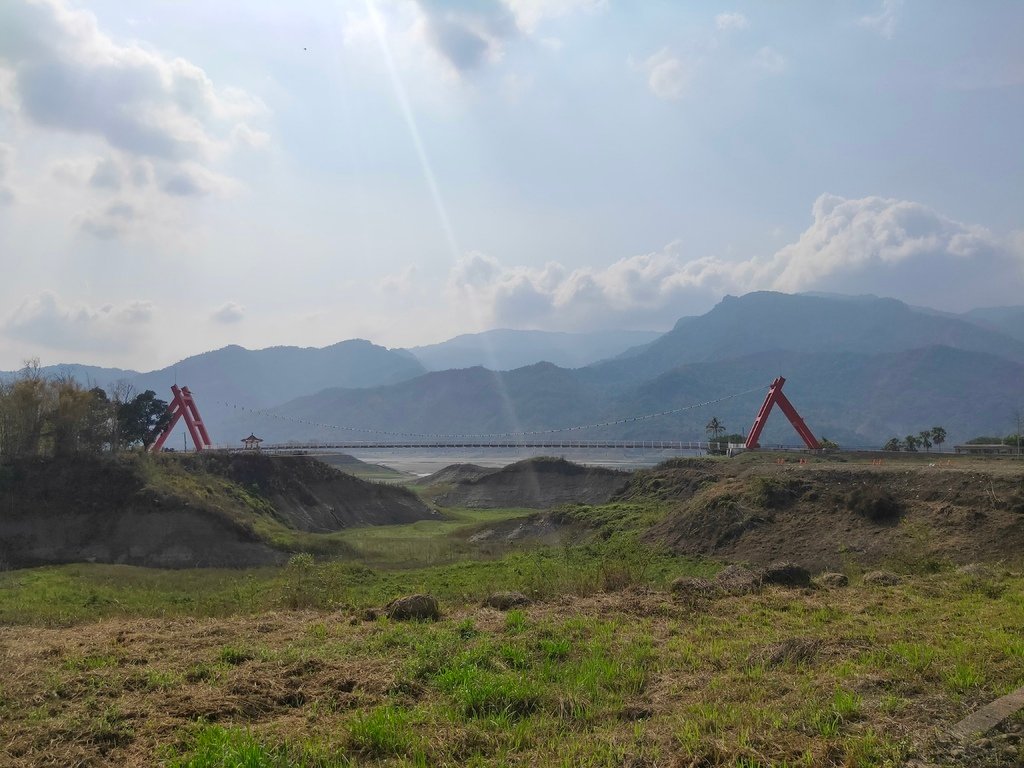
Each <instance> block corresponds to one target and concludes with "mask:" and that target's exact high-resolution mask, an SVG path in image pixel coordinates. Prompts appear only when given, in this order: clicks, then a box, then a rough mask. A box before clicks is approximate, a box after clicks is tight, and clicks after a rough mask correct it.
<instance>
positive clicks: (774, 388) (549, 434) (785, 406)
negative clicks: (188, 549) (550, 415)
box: [150, 376, 821, 453]
mask: <svg viewBox="0 0 1024 768" xmlns="http://www.w3.org/2000/svg"><path fill="white" fill-rule="evenodd" d="M785 383H786V380H785V379H784V378H783V377H781V376H780V377H778V378H776V379H775V381H773V382H772V383H771V384H770V385H768V387H767V389H768V392H767V394H766V396H765V399H764V402H763V403H762V405H761V408H760V410H759V411H758V413H757V416H756V417H755V419H754V423H753V426H752V427H751V428H750V432H749V433H748V435H747V438H746V440H745V441H744V442H743V443H742V444H727V443H725V442H722V441H717V440H714V439H712V440H710V441H708V440H704V441H682V440H637V439H632V440H613V439H609V440H583V439H577V438H575V437H573V434H574V433H577V432H582V431H583V430H590V429H598V428H607V427H613V426H618V425H624V424H632V423H636V422H642V421H648V420H651V419H657V418H661V417H665V416H671V415H675V414H679V413H683V412H685V411H690V410H695V409H698V408H705V407H708V406H711V405H715V404H717V403H722V402H725V401H726V400H732V399H734V398H737V397H742V396H744V395H749V394H751V393H754V392H758V391H761V390H763V389H764V387H755V388H753V389H748V390H745V391H743V392H736V393H734V394H731V395H726V396H724V397H719V398H715V399H712V400H706V401H703V402H699V403H691V404H689V405H685V406H681V407H679V408H672V409H669V410H665V411H658V412H655V413H648V414H643V415H639V416H628V417H624V418H619V419H612V420H609V421H604V422H599V423H595V424H580V425H575V426H570V427H557V428H552V429H542V430H525V431H519V432H504V433H489V434H439V433H426V432H400V431H393V430H391V431H389V430H382V429H380V430H378V429H371V428H367V427H357V426H351V425H350V426H345V425H337V424H326V423H322V422H316V421H311V420H307V419H299V418H294V417H289V416H286V415H283V414H279V413H276V412H274V411H272V410H266V409H253V408H247V407H245V406H239V405H237V404H231V403H224V405H229V406H232V407H234V408H235V409H238V408H241V409H242V410H243V411H246V412H249V413H251V414H253V415H254V416H259V417H263V418H269V419H278V420H282V421H287V422H292V423H296V424H304V425H307V426H309V427H311V428H315V429H317V430H323V429H331V430H338V431H343V432H354V433H356V434H365V435H376V436H379V437H377V439H373V440H370V439H366V440H355V439H339V440H329V441H294V440H293V441H289V442H284V443H267V444H263V443H264V441H263V440H261V439H260V438H257V437H256V436H255V435H250V436H249V437H248V438H246V439H244V440H243V441H242V442H243V443H245V445H246V447H245V448H241V449H234V450H247V449H254V448H255V449H258V450H261V451H270V452H298V451H330V450H407V449H411V450H416V449H420V450H423V449H435V450H440V449H463V448H469V449H557V450H607V449H623V450H656V451H678V452H684V451H686V452H690V451H713V450H715V451H720V452H723V453H724V452H726V451H733V450H740V449H742V450H755V449H757V448H759V447H760V445H759V442H758V441H759V439H760V436H761V431H762V430H763V429H764V425H765V422H766V421H767V419H768V415H769V414H770V413H771V411H772V409H773V408H774V407H775V406H776V405H777V406H779V409H780V410H781V411H782V412H783V414H784V415H785V416H786V418H787V419H789V421H790V423H791V424H792V425H793V428H794V429H795V430H796V432H797V434H798V435H799V436H800V438H801V439H802V440H803V443H804V446H805V448H804V449H805V450H818V449H820V448H821V445H820V444H819V442H818V440H817V438H815V437H814V434H813V433H812V432H811V430H810V429H809V428H808V427H807V425H806V424H805V423H804V420H803V419H802V418H801V416H800V414H799V413H798V412H797V410H796V408H794V407H793V405H792V403H790V401H789V399H788V398H787V397H786V396H785V395H784V394H783V392H782V387H783V385H784V384H785ZM171 394H172V395H173V397H172V400H171V402H170V404H169V406H168V414H169V417H170V418H169V421H168V424H167V426H166V427H165V428H164V429H163V431H162V432H161V433H160V434H159V435H158V436H157V438H156V440H155V441H154V442H153V445H152V447H151V449H150V450H152V451H154V452H157V451H160V450H163V448H164V444H165V443H166V441H167V439H168V437H170V435H171V433H172V432H173V430H174V428H175V427H176V426H177V424H178V422H179V421H181V422H184V425H185V428H186V429H187V430H188V433H189V434H190V435H191V437H192V442H193V445H194V446H195V449H196V450H197V451H202V450H211V449H213V444H212V442H211V440H210V435H209V433H208V432H207V429H206V425H205V424H204V422H203V419H202V416H200V414H199V406H198V405H197V404H196V400H195V397H194V396H193V395H192V392H191V391H190V390H189V388H188V387H180V388H179V387H178V385H177V384H175V385H174V386H173V387H171ZM779 447H780V448H782V447H783V446H779Z"/></svg>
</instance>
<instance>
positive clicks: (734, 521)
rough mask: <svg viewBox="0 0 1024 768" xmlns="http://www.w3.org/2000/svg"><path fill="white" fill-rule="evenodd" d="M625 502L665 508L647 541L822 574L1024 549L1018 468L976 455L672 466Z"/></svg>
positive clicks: (647, 478)
mask: <svg viewBox="0 0 1024 768" xmlns="http://www.w3.org/2000/svg"><path fill="white" fill-rule="evenodd" d="M933 464H934V463H933ZM622 498H658V499H662V500H666V501H668V502H669V503H670V505H671V512H670V514H669V515H668V516H667V517H666V518H665V519H664V520H663V521H662V522H661V523H659V524H657V525H656V526H654V527H653V528H652V529H651V530H650V531H649V532H648V533H647V534H646V538H647V540H648V541H649V542H651V543H656V544H663V545H667V546H669V547H670V548H671V549H673V550H674V551H676V552H679V553H683V554H692V555H709V556H713V557H717V558H724V559H729V560H735V561H745V562H750V563H757V564H764V563H768V562H771V561H774V560H795V561H797V562H799V563H801V564H803V565H805V566H808V567H810V568H812V569H815V570H823V569H835V568H842V567H843V566H844V565H845V564H847V563H848V562H850V561H854V562H857V563H860V564H865V565H866V564H874V563H884V562H890V563H901V562H904V563H908V564H909V563H921V562H922V561H926V560H928V559H934V560H945V561H952V562H956V563H968V562H974V561H995V560H1011V561H1019V560H1020V559H1021V553H1022V552H1024V484H1022V478H1021V474H1020V473H1019V471H1018V472H1016V473H1015V472H1013V471H1007V470H1006V468H996V469H993V468H991V467H987V466H986V465H982V464H976V463H971V462H954V463H952V464H946V465H930V464H929V463H928V462H926V461H917V462H912V463H903V464H892V465H885V466H872V465H871V464H870V463H869V460H864V459H861V460H859V461H858V463H857V464H852V463H848V464H844V463H838V462H832V461H822V462H812V463H810V464H806V465H800V464H797V463H793V462H790V463H786V464H784V465H775V464H768V463H765V462H761V463H754V462H745V461H733V462H728V461H720V462H714V461H703V462H701V461H678V462H668V463H666V464H664V465H662V466H660V467H657V468H655V469H654V470H649V471H644V472H638V473H637V474H636V476H635V477H634V479H633V481H632V482H631V483H630V486H629V488H627V489H626V491H625V492H624V493H623V494H622Z"/></svg>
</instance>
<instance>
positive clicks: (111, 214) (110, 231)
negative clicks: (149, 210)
mask: <svg viewBox="0 0 1024 768" xmlns="http://www.w3.org/2000/svg"><path fill="white" fill-rule="evenodd" d="M141 218H142V216H141V213H140V211H139V209H138V208H136V207H135V206H134V205H132V204H131V203H126V202H124V201H120V200H115V201H114V202H112V203H108V204H106V205H103V206H100V207H99V208H91V209H89V210H87V211H85V212H84V213H82V214H80V216H79V219H78V226H79V229H81V231H82V232H84V233H86V234H87V235H92V236H93V237H95V238H97V239H99V240H115V239H117V238H120V237H123V236H124V235H126V234H127V233H128V232H129V231H130V230H131V229H132V228H133V226H134V225H135V224H136V222H138V221H139V220H140V219H141Z"/></svg>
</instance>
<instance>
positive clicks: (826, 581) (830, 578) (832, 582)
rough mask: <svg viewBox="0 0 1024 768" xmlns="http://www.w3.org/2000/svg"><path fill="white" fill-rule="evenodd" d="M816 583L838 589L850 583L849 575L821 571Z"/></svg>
mask: <svg viewBox="0 0 1024 768" xmlns="http://www.w3.org/2000/svg"><path fill="white" fill-rule="evenodd" d="M818 583H819V584H821V586H823V587H828V588H829V589H838V588H841V587H845V586H848V585H849V583H850V579H849V577H847V575H846V574H845V573H832V572H829V573H823V574H821V576H819V577H818Z"/></svg>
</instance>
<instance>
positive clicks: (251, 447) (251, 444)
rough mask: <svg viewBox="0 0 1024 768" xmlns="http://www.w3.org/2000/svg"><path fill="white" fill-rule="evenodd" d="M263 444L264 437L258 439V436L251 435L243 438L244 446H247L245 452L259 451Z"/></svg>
mask: <svg viewBox="0 0 1024 768" xmlns="http://www.w3.org/2000/svg"><path fill="white" fill-rule="evenodd" d="M262 442H263V438H262V437H256V435H254V434H251V433H250V434H249V436H248V437H243V438H242V444H243V445H244V446H245V450H247V451H258V450H259V449H260V443H262Z"/></svg>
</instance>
